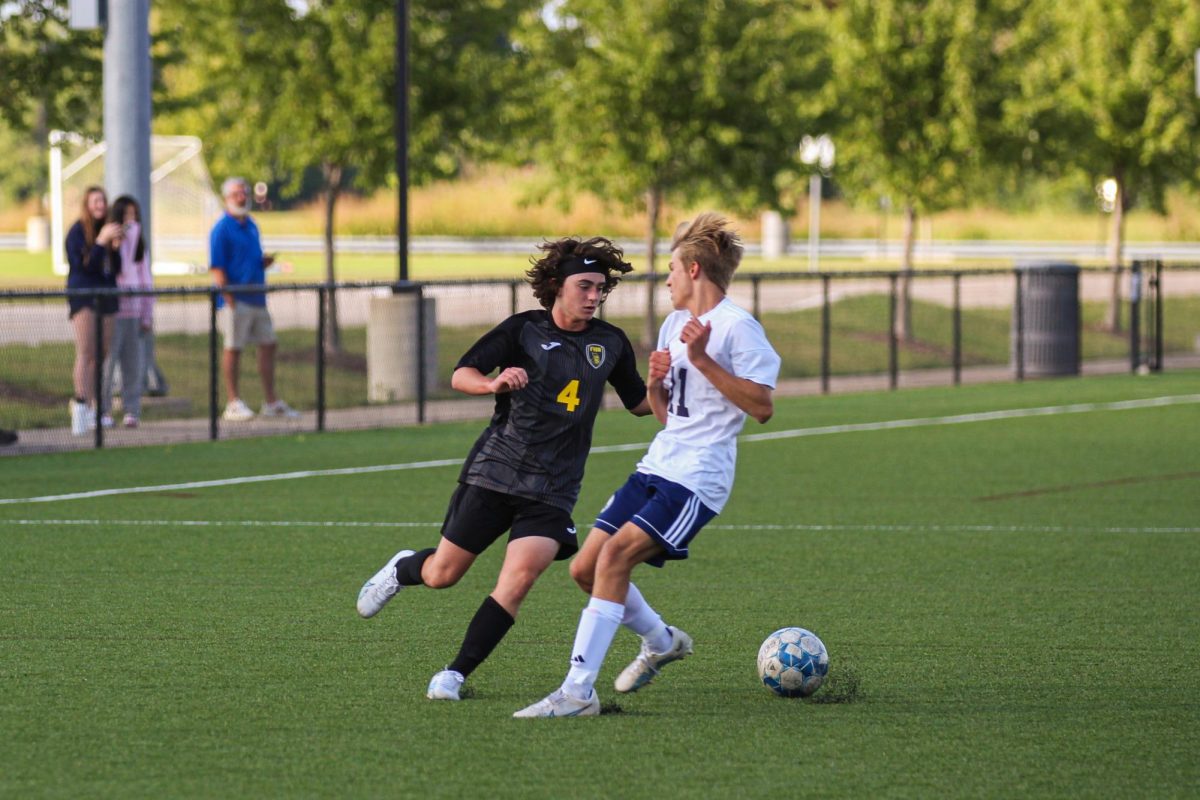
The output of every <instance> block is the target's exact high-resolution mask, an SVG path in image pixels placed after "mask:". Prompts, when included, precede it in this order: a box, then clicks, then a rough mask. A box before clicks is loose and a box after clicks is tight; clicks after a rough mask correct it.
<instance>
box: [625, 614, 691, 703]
mask: <svg viewBox="0 0 1200 800" xmlns="http://www.w3.org/2000/svg"><path fill="white" fill-rule="evenodd" d="M670 631H671V646H670V647H669V648H667V652H665V653H654V652H651V651H650V648H649V647H647V646H646V642H645V640H642V651H641V652H640V653H638V656H637V658H635V659H634V660H633V663H632V664H630V665H629V666H628V667H626V668H625V669H623V670H622V671H621V674H620V675H618V676H617V679H616V680H615V681H614V682H613V688H615V689H616V690H617V691H618V692H622V693H624V692H636V691H637V690H638V689H640V688H642V687H643V686H645V685H646V684H647V683H649V682H650V681H652V680H654V676H655V675H657V674H658V673H659V672H660V671H661V670H662V668H663V667H664V666H665V665H667V664H670V663H671V662H672V661H678V660H679V659H681V658H686V657H687V656H690V655H691V654H692V637H690V636H688V635H687V634H686V633H684V632H683V631H681V630H679V628H670Z"/></svg>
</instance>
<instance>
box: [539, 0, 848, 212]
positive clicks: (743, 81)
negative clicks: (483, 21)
mask: <svg viewBox="0 0 1200 800" xmlns="http://www.w3.org/2000/svg"><path fill="white" fill-rule="evenodd" d="M558 14H559V15H560V19H561V24H560V25H559V26H558V27H557V28H556V29H548V28H547V27H546V25H545V23H544V22H543V21H542V20H541V19H538V20H536V21H535V22H533V23H531V24H530V25H529V27H528V28H527V31H526V35H525V38H524V39H522V41H521V44H522V45H523V46H524V47H527V48H528V49H529V50H530V52H531V53H532V54H533V58H534V63H535V65H536V69H538V70H540V71H542V72H544V73H545V74H546V75H547V76H548V77H547V79H546V82H547V86H546V90H545V93H544V96H543V98H542V107H543V109H544V114H545V117H546V125H547V131H546V133H545V137H544V139H542V140H541V141H539V142H537V143H536V144H535V146H534V147H533V154H534V156H535V157H536V158H537V159H538V161H539V162H541V163H544V164H547V165H549V166H551V167H552V168H553V170H554V173H553V174H554V190H555V191H557V192H559V193H562V194H566V195H567V196H569V194H570V192H572V191H575V190H578V189H586V190H588V191H591V192H593V193H595V194H597V195H598V196H600V197H604V198H608V199H610V200H612V201H613V202H615V203H618V204H621V205H625V206H638V205H640V204H642V203H643V202H645V198H646V194H647V192H654V193H657V195H658V196H659V197H661V198H666V199H668V200H669V199H672V198H690V199H695V198H696V197H704V196H707V197H710V198H719V201H720V205H721V207H723V208H729V209H732V210H751V209H756V208H760V207H762V206H763V205H768V206H779V205H781V204H782V203H783V202H784V199H783V198H782V197H781V195H780V187H779V185H778V183H777V180H778V179H779V176H780V174H781V173H782V172H783V171H785V170H787V169H789V168H792V169H795V168H796V146H797V144H798V142H799V140H800V136H801V134H803V133H804V132H805V131H809V130H812V129H813V127H814V119H815V118H816V116H817V111H818V109H817V107H816V105H815V102H814V98H813V94H814V93H815V91H816V89H817V88H818V87H819V86H820V84H821V82H822V81H823V80H824V79H825V78H826V77H827V73H828V68H827V65H826V63H825V62H826V54H825V50H824V47H823V45H822V43H821V41H820V35H819V31H818V29H817V27H816V25H814V24H813V21H812V15H811V14H810V13H809V12H807V11H805V10H803V9H800V10H798V9H797V8H796V6H795V4H793V3H788V2H782V1H779V0H750V1H747V2H737V3H726V2H721V1H720V0H703V1H702V2H701V1H697V0H568V2H565V3H563V4H561V6H559V7H558Z"/></svg>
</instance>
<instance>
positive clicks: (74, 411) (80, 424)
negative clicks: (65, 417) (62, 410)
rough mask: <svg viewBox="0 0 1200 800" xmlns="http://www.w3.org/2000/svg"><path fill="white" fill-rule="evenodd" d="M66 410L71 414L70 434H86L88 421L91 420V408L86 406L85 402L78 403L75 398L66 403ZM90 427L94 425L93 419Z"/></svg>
mask: <svg viewBox="0 0 1200 800" xmlns="http://www.w3.org/2000/svg"><path fill="white" fill-rule="evenodd" d="M67 410H68V411H70V414H71V435H72V436H83V435H84V434H86V433H87V432H88V430H89V425H88V422H89V420H91V416H92V415H91V411H92V410H91V409H90V408H88V407H87V404H86V403H80V402H78V401H76V400H72V401H71V402H69V403H67ZM90 427H91V428H95V427H96V425H95V422H94V421H93V422H92V424H91V426H90Z"/></svg>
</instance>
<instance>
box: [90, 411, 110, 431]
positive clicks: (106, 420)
mask: <svg viewBox="0 0 1200 800" xmlns="http://www.w3.org/2000/svg"><path fill="white" fill-rule="evenodd" d="M100 424H101V425H103V426H104V427H105V428H111V427H112V426H113V418H112V414H101V415H100ZM92 427H93V428H94V427H96V426H95V425H93V426H92Z"/></svg>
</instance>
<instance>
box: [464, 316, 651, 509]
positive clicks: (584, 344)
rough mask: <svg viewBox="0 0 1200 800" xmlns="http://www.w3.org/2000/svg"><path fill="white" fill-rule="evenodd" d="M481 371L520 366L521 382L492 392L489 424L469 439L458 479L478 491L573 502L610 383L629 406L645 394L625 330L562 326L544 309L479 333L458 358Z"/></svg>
mask: <svg viewBox="0 0 1200 800" xmlns="http://www.w3.org/2000/svg"><path fill="white" fill-rule="evenodd" d="M459 367H474V368H475V369H477V370H479V371H480V372H482V373H483V374H484V375H487V374H489V373H491V372H492V371H493V370H496V369H504V368H505V367H522V368H524V370H525V371H526V373H528V375H529V383H528V385H526V386H525V388H524V389H521V390H520V391H518V392H505V393H504V394H498V395H496V411H495V414H493V416H492V421H491V424H490V425H489V426H488V428H487V430H485V431H484V432H483V434H482V435H481V436H480V437H479V439H478V440H477V441H476V442H475V446H474V447H473V448H472V449H471V453H470V455H469V456H467V461H466V463H465V464H464V465H463V469H462V473H461V474H460V476H459V480H460V481H462V482H463V483H469V484H472V485H474V486H481V487H483V488H485V489H492V490H494V491H498V492H505V493H507V494H513V495H517V496H518V497H528V498H530V499H533V500H538V501H540V502H543V503H548V504H550V505H554V506H558V507H559V508H563V509H565V510H566V511H567V512H568V513H569V512H570V511H571V510H572V509H573V508H574V507H575V501H576V499H578V497H579V486H580V484H581V483H582V482H583V467H584V463H585V462H586V461H587V456H588V451H589V450H590V448H591V445H592V427H593V425H594V423H595V421H596V412H597V411H599V410H600V404H601V401H602V399H603V397H604V384H605V383H606V382H607V383H611V384H612V386H613V388H615V389H616V390H617V394H618V395H619V396H620V398H621V402H622V403H624V404H625V407H626V408H628V409H632V408H634V407H635V406H637V405H638V404H639V403H641V402H642V400H643V398H645V396H646V384H645V383H644V382H643V380H642V377H641V375H639V374H638V371H637V358H636V356H635V355H634V352H633V347H632V345H630V343H629V339H628V338H627V337H626V336H625V333H624V332H623V331H622V330H621V329H620V328H618V327H616V326H615V325H610V324H608V323H607V322H604V321H603V320H598V319H593V320H592V321H591V323H589V325H588V327H587V329H586V330H583V331H580V332H572V331H565V330H562V329H561V328H559V327H558V326H557V325H555V324H554V321H553V319H552V318H551V316H550V312H549V311H544V310H538V311H526V312H523V313H520V314H515V315H513V316H511V317H509V318H508V319H506V320H505V321H504V322H502V323H500V324H499V325H497V326H496V327H495V328H493V329H492V330H491V331H489V332H488V333H486V334H485V335H484V336H483V338H481V339H480V340H479V341H478V342H476V343H475V345H474V346H473V347H471V349H470V350H468V351H467V353H466V355H464V356H463V357H462V358H461V359H460V360H459V362H458V365H457V366H456V367H455V369H458V368H459Z"/></svg>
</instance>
